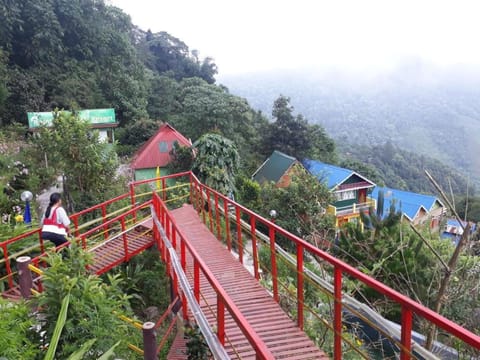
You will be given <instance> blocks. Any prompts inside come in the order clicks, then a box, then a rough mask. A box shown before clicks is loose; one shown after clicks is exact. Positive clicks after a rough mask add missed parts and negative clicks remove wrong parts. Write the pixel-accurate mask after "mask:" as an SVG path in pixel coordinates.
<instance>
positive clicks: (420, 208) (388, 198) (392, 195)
mask: <svg viewBox="0 0 480 360" xmlns="http://www.w3.org/2000/svg"><path fill="white" fill-rule="evenodd" d="M380 192H383V198H384V206H383V215H382V216H383V217H386V216H387V215H388V213H389V211H390V208H391V206H393V207H394V208H395V210H396V211H398V212H401V213H402V214H403V216H404V217H405V218H406V219H407V220H408V221H410V222H412V223H413V224H422V223H425V222H426V221H427V220H430V226H431V227H437V226H438V224H439V221H440V217H441V216H442V215H444V214H445V212H446V208H445V205H444V204H443V203H442V202H441V201H440V200H439V199H438V198H437V197H436V196H434V195H425V194H418V193H414V192H410V191H405V190H398V189H392V188H388V187H380V186H376V187H375V188H374V189H373V191H372V197H374V198H375V199H378V194H379V193H380Z"/></svg>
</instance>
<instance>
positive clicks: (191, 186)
mask: <svg viewBox="0 0 480 360" xmlns="http://www.w3.org/2000/svg"><path fill="white" fill-rule="evenodd" d="M188 181H189V183H190V204H192V206H193V208H194V209H195V204H194V203H193V201H194V200H193V199H194V198H193V194H194V191H193V186H194V185H193V176H192V173H190V174H189V175H188Z"/></svg>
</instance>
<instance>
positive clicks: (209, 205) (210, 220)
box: [207, 188, 213, 234]
mask: <svg viewBox="0 0 480 360" xmlns="http://www.w3.org/2000/svg"><path fill="white" fill-rule="evenodd" d="M207 206H208V223H209V224H208V225H209V228H210V232H211V233H212V234H213V216H212V204H211V203H210V190H209V189H208V188H207Z"/></svg>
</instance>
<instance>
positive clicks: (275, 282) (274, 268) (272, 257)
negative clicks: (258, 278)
mask: <svg viewBox="0 0 480 360" xmlns="http://www.w3.org/2000/svg"><path fill="white" fill-rule="evenodd" d="M269 235H270V263H271V265H272V285H273V298H274V299H275V301H276V302H277V303H278V302H279V301H280V298H279V296H278V278H277V254H276V252H275V229H274V228H273V226H270V228H269Z"/></svg>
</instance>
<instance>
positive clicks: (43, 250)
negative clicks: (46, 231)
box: [38, 231, 45, 254]
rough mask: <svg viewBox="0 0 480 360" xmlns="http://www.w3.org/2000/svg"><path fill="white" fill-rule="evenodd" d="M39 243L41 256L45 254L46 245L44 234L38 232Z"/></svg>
mask: <svg viewBox="0 0 480 360" xmlns="http://www.w3.org/2000/svg"><path fill="white" fill-rule="evenodd" d="M38 241H39V242H40V254H43V253H44V252H45V244H44V243H43V238H42V232H41V231H39V232H38Z"/></svg>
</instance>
